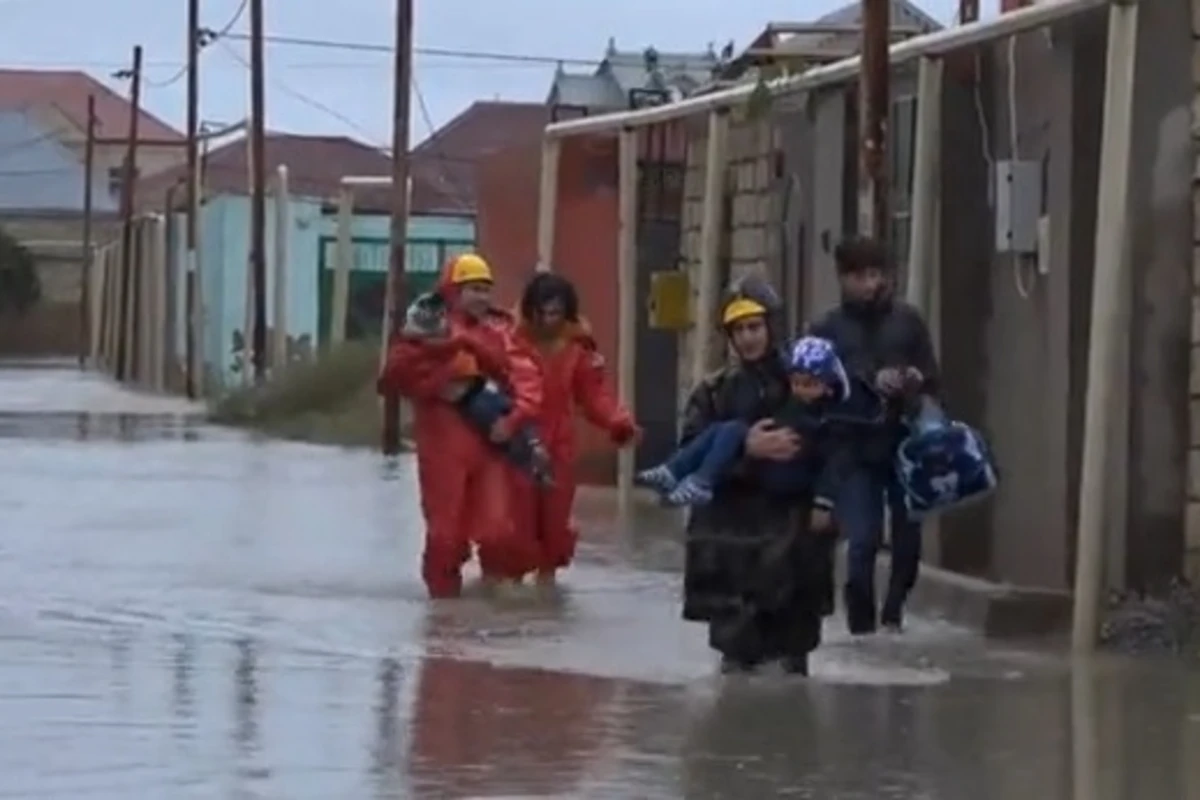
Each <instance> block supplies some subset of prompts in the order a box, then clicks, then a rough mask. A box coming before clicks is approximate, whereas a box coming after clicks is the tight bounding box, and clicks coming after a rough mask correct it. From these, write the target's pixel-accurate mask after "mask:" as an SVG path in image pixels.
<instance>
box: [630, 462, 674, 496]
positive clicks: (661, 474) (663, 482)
mask: <svg viewBox="0 0 1200 800" xmlns="http://www.w3.org/2000/svg"><path fill="white" fill-rule="evenodd" d="M633 480H634V482H635V483H637V485H638V486H645V487H647V488H649V489H653V490H654V491H656V492H658V493H659V494H670V493H671V492H673V491H675V487H676V486H678V485H679V481H678V480H676V478H675V473H673V472H671V470H670V469H668V468H667V465H666V464H660V465H658V466H657V467H651V468H650V469H644V470H642V471H641V472H639V473H638V474H637V475H635V476H634V479H633Z"/></svg>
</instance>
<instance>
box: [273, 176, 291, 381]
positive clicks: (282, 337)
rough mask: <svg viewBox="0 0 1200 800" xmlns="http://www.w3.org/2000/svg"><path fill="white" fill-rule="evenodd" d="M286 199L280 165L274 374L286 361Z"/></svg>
mask: <svg viewBox="0 0 1200 800" xmlns="http://www.w3.org/2000/svg"><path fill="white" fill-rule="evenodd" d="M290 203H291V200H290V198H289V196H288V168H287V165H285V164H280V165H279V167H278V168H277V169H276V170H275V203H274V207H275V254H274V255H275V263H274V270H273V273H272V276H271V277H272V279H273V280H272V286H271V293H272V294H271V297H272V308H271V315H272V317H273V320H272V323H273V324H272V327H271V331H272V334H273V335H272V337H271V369H272V370H273V372H274V373H275V374H278V373H279V371H280V370H282V369H284V368H285V367H286V366H287V360H288V319H287V292H288V276H287V272H288V233H289V232H290V230H291V212H290V210H289V204H290Z"/></svg>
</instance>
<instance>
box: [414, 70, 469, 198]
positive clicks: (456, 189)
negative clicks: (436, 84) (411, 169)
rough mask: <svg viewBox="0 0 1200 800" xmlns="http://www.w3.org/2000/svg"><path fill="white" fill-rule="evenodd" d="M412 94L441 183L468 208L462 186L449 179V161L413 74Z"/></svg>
mask: <svg viewBox="0 0 1200 800" xmlns="http://www.w3.org/2000/svg"><path fill="white" fill-rule="evenodd" d="M412 92H413V94H414V95H415V96H416V98H417V108H418V109H419V110H420V112H421V120H422V121H423V122H424V123H425V129H426V130H427V131H428V132H429V146H430V147H431V148H433V154H434V155H435V156H436V157H437V160H438V165H439V169H438V175H439V177H441V179H442V183H444V184H445V185H446V186H447V187H449V188H450V190H451V192H453V193H454V194H455V195H457V196H458V201H459V203H461V204H462V205H463V206H464V207H469V206H470V203H469V202H467V201H466V199H465V198H466V193H465V192H463V190H462V186H460V185H459V184H458V182H457V181H455V180H451V179H450V174H449V172H448V171H447V169H446V167H447V166H448V165H449V161H450V160H449V159H447V158H446V154H445V153H444V152H442V148H441V147H440V143H439V142H438V140H437V128H435V127H434V124H433V117H432V115H431V114H430V113H429V106H427V105H426V104H425V94H424V92H422V91H421V86H420V84H418V83H417V76H416V75H415V74H414V75H413V79H412Z"/></svg>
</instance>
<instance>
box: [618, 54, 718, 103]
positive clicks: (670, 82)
mask: <svg viewBox="0 0 1200 800" xmlns="http://www.w3.org/2000/svg"><path fill="white" fill-rule="evenodd" d="M646 55H647V54H646V53H645V52H640V53H633V52H628V51H624V52H623V51H610V52H609V53H608V55H607V56H605V58H604V61H603V62H601V64H600V66H599V68H597V70H596V73H597V74H598V75H599V74H602V73H605V72H607V73H608V74H610V75H612V77H613V80H615V81H616V83H617V85H618V86H619V87H620V89H621V93H622V97H628V93H629V92H630V91H631V90H633V89H654V88H669V87H674V88H678V89H680V90H681V91H682V92H683V93H685V94H690V93H691V92H692V91H694V90H695V88H696V87H698V86H702V85H704V84H706V83H708V82H709V81H711V80H712V76H713V70H714V69H715V68H716V67H717V65H718V59H717V55H716V53H714V52H704V53H660V52H657V51H655V54H654V55H655V63H656V66H655V69H654V70H653V71H652V70H651V69H650V68H649V65H648V64H647V58H646ZM660 83H661V86H660V85H659V84H660Z"/></svg>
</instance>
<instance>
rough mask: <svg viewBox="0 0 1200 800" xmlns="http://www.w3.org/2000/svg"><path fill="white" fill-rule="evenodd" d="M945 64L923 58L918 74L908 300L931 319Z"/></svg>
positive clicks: (935, 59)
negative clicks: (943, 70)
mask: <svg viewBox="0 0 1200 800" xmlns="http://www.w3.org/2000/svg"><path fill="white" fill-rule="evenodd" d="M941 123H942V60H941V59H938V58H923V59H921V65H920V68H919V70H918V72H917V124H916V136H915V141H914V144H913V150H914V153H913V156H914V158H913V200H912V209H913V211H912V223H911V224H912V233H911V236H910V238H909V249H908V253H907V258H908V284H907V286H906V295H907V297H906V299H907V300H908V302H909V303H910V304H911V305H914V306H916V307H917V308H918V309H920V311H921V312H922V313H923V314H925V317H926V319H929V317H930V313H931V311H932V309H931V307H930V305H931V304H930V300H931V287H932V285H933V273H934V271H935V269H936V265H935V253H936V251H937V242H936V240H935V238H934V237H935V236H936V233H937V224H936V223H937V218H936V215H937V208H938V194H939V189H940V181H941V170H940V169H939V165H940V160H941V147H942V143H941V135H942V132H941Z"/></svg>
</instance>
